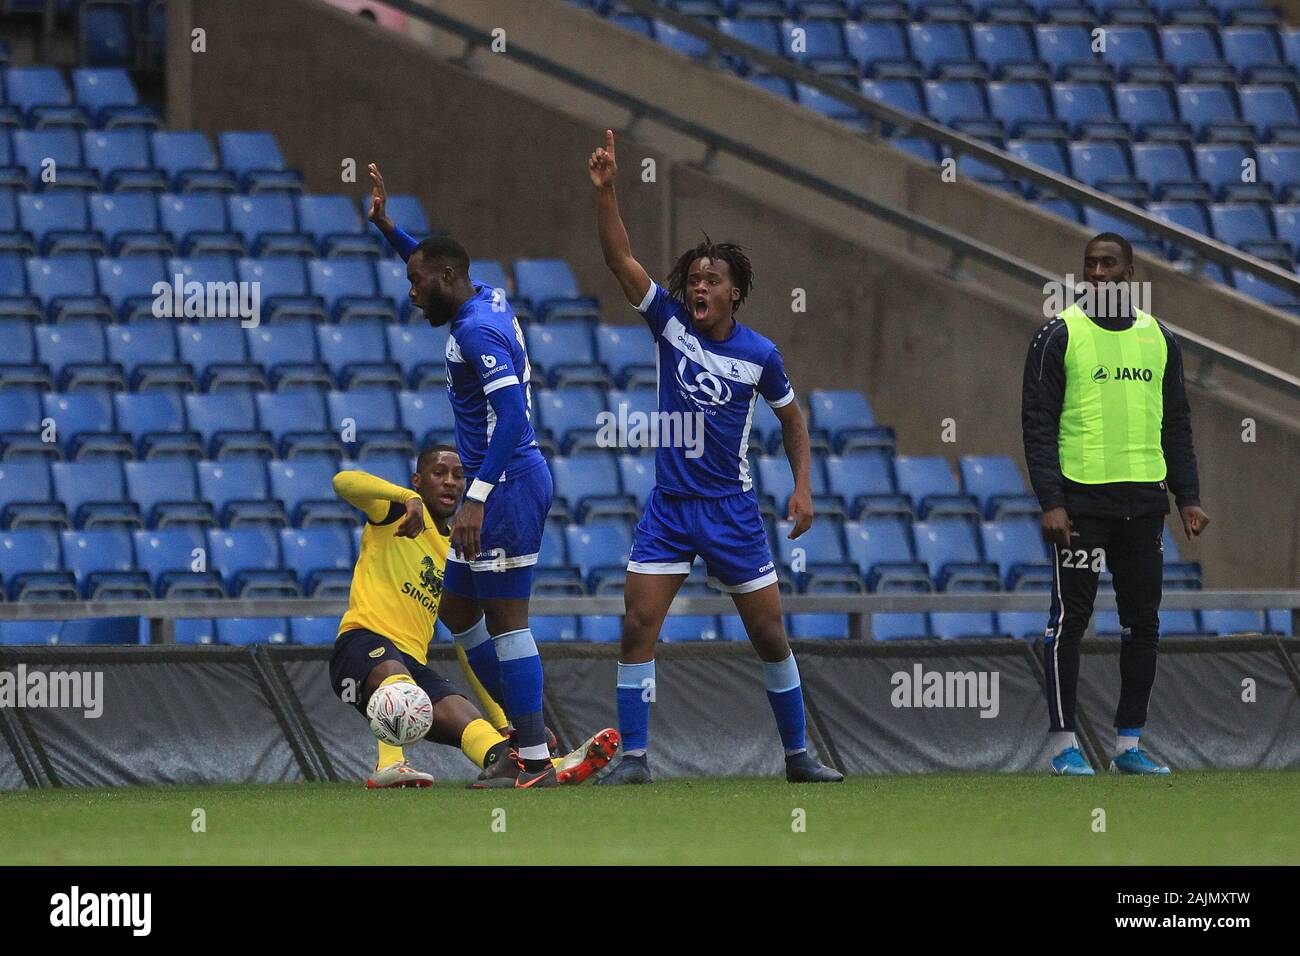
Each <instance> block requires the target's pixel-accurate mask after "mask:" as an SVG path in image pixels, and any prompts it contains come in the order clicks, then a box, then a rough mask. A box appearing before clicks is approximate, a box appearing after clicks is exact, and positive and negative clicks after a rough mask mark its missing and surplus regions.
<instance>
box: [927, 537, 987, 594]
mask: <svg viewBox="0 0 1300 956" xmlns="http://www.w3.org/2000/svg"><path fill="white" fill-rule="evenodd" d="M912 535H913V537H914V538H915V540H916V557H917V560H918V561H921V562H923V563H924V564H925V565H927V566H928V567H929V569H930V577H931V579H932V580H933V581H934V583H935V585H936V586H937V587H939V588H941V589H943V590H947V589H948V587H949V586H950V585H951V583H952V578H953V576H954V575H956V574H960V573H961V572H962V571H963V570H964V569H962V568H956V567H953V566H954V565H978V564H980V563H981V561H982V558H981V556H980V549H979V543H978V542H977V541H976V539H975V533H974V531H973V530H972V529H971V526H970V524H969V523H968V522H966V521H954V520H940V521H918V522H916V523H915V524H914V525H913V526H912Z"/></svg>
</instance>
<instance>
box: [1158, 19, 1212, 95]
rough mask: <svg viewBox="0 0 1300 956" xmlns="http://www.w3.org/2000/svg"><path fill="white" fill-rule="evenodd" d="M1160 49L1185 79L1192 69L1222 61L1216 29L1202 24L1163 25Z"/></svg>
mask: <svg viewBox="0 0 1300 956" xmlns="http://www.w3.org/2000/svg"><path fill="white" fill-rule="evenodd" d="M1160 50H1161V53H1162V54H1163V58H1164V60H1165V62H1166V63H1168V64H1169V65H1170V66H1171V67H1173V68H1174V69H1175V70H1176V71H1177V72H1178V78H1179V79H1181V80H1184V81H1185V80H1186V79H1187V77H1188V75H1189V71H1190V70H1192V69H1195V68H1196V67H1203V66H1212V65H1218V64H1220V63H1221V62H1222V60H1221V58H1220V55H1219V48H1218V44H1217V43H1216V42H1215V33H1214V31H1213V30H1211V29H1208V28H1207V27H1205V26H1201V25H1195V24H1169V25H1168V26H1163V27H1161V28H1160Z"/></svg>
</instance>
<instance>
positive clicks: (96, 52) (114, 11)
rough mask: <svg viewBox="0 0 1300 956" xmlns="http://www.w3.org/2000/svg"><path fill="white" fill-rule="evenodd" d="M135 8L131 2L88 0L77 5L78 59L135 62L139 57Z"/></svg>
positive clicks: (114, 63)
mask: <svg viewBox="0 0 1300 956" xmlns="http://www.w3.org/2000/svg"><path fill="white" fill-rule="evenodd" d="M134 23H135V11H134V10H133V9H132V8H131V6H130V5H129V4H117V3H111V4H106V3H85V4H82V5H79V6H78V7H77V46H78V49H79V50H80V53H79V55H78V59H79V60H80V62H82V63H87V64H90V65H91V66H117V67H123V66H131V65H132V61H133V60H134V57H135V33H134Z"/></svg>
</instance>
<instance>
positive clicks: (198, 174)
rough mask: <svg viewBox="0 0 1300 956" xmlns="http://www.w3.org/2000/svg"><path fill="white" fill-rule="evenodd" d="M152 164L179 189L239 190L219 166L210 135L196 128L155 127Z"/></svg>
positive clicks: (150, 136) (150, 141) (151, 136)
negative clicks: (158, 128) (161, 128)
mask: <svg viewBox="0 0 1300 956" xmlns="http://www.w3.org/2000/svg"><path fill="white" fill-rule="evenodd" d="M149 147H150V150H151V152H152V153H153V163H154V166H155V167H157V168H158V169H161V170H162V171H163V173H164V174H165V175H166V176H167V179H168V181H169V182H170V183H171V185H172V187H173V188H174V189H175V190H176V191H177V192H186V191H188V190H189V189H190V188H193V187H196V186H197V187H201V188H203V189H223V188H224V189H226V190H229V191H232V192H233V191H235V190H237V189H238V188H239V187H238V184H237V183H236V182H235V180H234V177H232V176H231V175H230V174H229V173H227V172H226V171H224V170H222V169H220V168H219V167H218V166H217V156H216V153H214V152H213V151H212V144H211V143H209V142H208V138H207V136H205V135H204V134H203V133H200V132H198V131H195V130H184V131H182V130H156V131H154V132H152V133H150V134H149Z"/></svg>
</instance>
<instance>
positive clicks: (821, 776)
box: [587, 130, 844, 784]
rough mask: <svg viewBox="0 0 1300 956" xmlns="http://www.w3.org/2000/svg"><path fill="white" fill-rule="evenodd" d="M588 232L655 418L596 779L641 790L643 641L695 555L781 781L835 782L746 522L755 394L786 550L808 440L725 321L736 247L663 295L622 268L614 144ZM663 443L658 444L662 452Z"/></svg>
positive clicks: (739, 270)
mask: <svg viewBox="0 0 1300 956" xmlns="http://www.w3.org/2000/svg"><path fill="white" fill-rule="evenodd" d="M587 170H588V172H589V174H590V176H591V182H592V185H594V186H595V187H596V210H597V212H596V220H597V226H598V230H599V233H600V247H601V251H602V252H603V253H604V256H605V264H606V265H607V266H609V269H610V271H611V272H613V273H614V276H615V277H616V278H617V279H618V281H619V285H620V286H622V288H623V294H624V295H626V296H627V300H628V301H629V302H630V303H632V305H634V306H636V308H637V310H638V311H639V312H640V313H641V314H642V315H643V316H644V317H645V320H646V323H647V324H648V325H649V326H650V332H651V334H652V335H653V337H654V340H655V347H656V348H657V349H658V368H659V413H658V415H656V416H655V418H656V423H657V424H658V426H659V430H660V431H661V432H663V435H662V436H656V439H657V440H655V441H654V442H653V444H654V445H655V446H656V448H657V451H656V453H655V487H654V490H653V491H652V492H651V494H650V498H649V501H648V502H647V504H646V508H645V512H644V514H642V516H641V520H640V521H639V522H638V523H637V526H636V535H635V538H634V541H633V544H632V553H631V560H630V561H629V562H628V566H627V570H628V575H627V586H626V589H625V591H624V601H625V613H624V617H623V633H622V637H621V640H620V643H619V656H618V660H619V663H618V687H617V690H616V697H617V701H618V723H619V733H620V734H621V735H622V738H623V759H622V760H621V761H620V762H619V763H618V764H617V765H616V766H615V767H613V768H612V769H611V770H610V772H609V774H608V775H607V776H606V777H605V778H604V779H603V780H602V781H600V782H601V783H607V784H631V783H649V782H650V781H651V774H650V765H649V761H648V759H647V756H646V754H647V743H648V737H649V726H650V704H651V702H652V701H653V700H654V698H655V662H654V650H655V642H656V641H658V639H659V631H660V628H661V627H662V626H663V622H664V617H665V616H666V615H667V613H668V606H669V605H670V604H671V603H672V600H673V598H674V597H675V596H676V594H677V591H678V589H679V588H680V587H681V585H682V582H683V581H685V580H686V576H687V574H689V573H690V570H691V562H692V561H694V560H695V557H696V556H697V555H698V556H699V557H700V558H701V559H703V561H704V564H705V567H706V569H707V571H708V573H709V577H710V579H711V580H712V582H713V583H714V586H716V587H719V588H721V589H722V590H723V591H726V592H728V593H729V594H730V595H731V597H732V600H733V601H734V602H735V604H736V611H737V612H738V613H739V614H740V619H741V621H742V622H743V623H744V625H745V632H746V633H747V634H748V635H749V639H750V641H751V642H752V643H753V645H754V649H755V650H756V651H757V652H758V656H759V657H760V658H761V659H762V662H763V675H764V682H765V683H766V685H767V696H768V700H769V701H770V702H771V704H772V712H773V714H775V716H776V724H777V729H778V730H779V731H780V735H781V742H782V744H783V745H784V747H785V773H786V779H787V780H789V781H791V782H792V783H822V782H834V781H839V780H842V779H844V778H843V776H842V775H841V774H840V773H839V772H838V771H835V770H832V769H831V768H829V767H823V766H822V765H821V764H820V763H818V762H817V761H816V760H815V759H814V758H813V756H812V755H811V754H810V753H808V748H807V746H806V742H805V739H804V729H805V722H804V703H803V690H802V687H801V685H800V682H799V668H798V666H797V665H796V664H795V660H794V654H793V653H792V652H791V650H790V642H789V641H788V640H787V639H786V634H785V626H784V625H783V623H782V616H781V598H780V594H779V592H778V590H777V577H776V565H775V564H774V563H773V561H772V552H771V548H770V546H769V544H768V540H767V530H766V528H765V527H764V525H763V519H762V516H761V515H760V514H759V509H758V499H757V497H756V495H755V493H754V481H753V479H752V478H751V477H750V474H749V460H748V458H747V455H746V451H747V447H748V444H749V428H750V424H751V423H752V422H753V420H754V404H755V402H756V401H757V400H758V398H759V397H760V396H761V397H762V398H763V400H764V401H766V402H767V403H768V404H769V405H771V406H772V408H773V410H774V411H775V413H776V417H777V419H778V420H779V421H780V423H781V437H782V440H783V442H784V444H785V453H786V456H787V457H788V458H789V460H790V469H791V471H793V472H794V480H795V489H794V494H793V495H791V496H790V501H789V504H788V510H787V516H788V520H790V521H791V522H793V524H794V527H793V528H792V529H791V531H790V537H791V538H797V537H799V536H800V535H801V534H803V533H804V532H805V531H807V530H808V528H809V527H811V526H812V520H813V510H812V486H811V482H810V480H809V461H810V456H809V450H808V428H807V426H806V425H805V424H804V420H803V413H802V412H801V411H800V409H799V404H798V403H797V402H796V401H795V400H794V390H793V389H792V388H791V387H790V382H789V379H787V378H786V374H785V367H784V364H783V362H782V360H781V353H780V351H778V350H777V348H776V346H775V345H773V344H772V343H771V342H770V341H769V340H768V339H766V338H764V337H763V336H762V335H759V334H758V333H757V332H755V331H754V330H753V329H751V328H747V327H746V326H743V325H741V324H740V323H739V322H737V321H736V315H735V314H736V311H737V309H739V308H740V305H741V303H743V302H744V301H745V298H746V297H747V296H748V295H749V290H750V288H751V287H752V286H753V270H752V268H751V267H750V263H749V259H748V257H746V255H745V253H744V252H743V251H742V250H741V248H740V247H739V246H736V245H733V244H731V243H722V242H718V243H715V242H713V241H711V240H710V239H709V238H708V236H705V237H704V241H703V242H702V243H701V244H700V245H698V246H696V247H695V248H694V249H690V250H688V251H687V252H685V253H683V254H682V256H681V257H680V258H679V259H678V260H677V263H676V265H675V266H673V269H672V272H671V273H670V274H669V276H668V287H667V288H666V289H665V288H663V287H661V286H660V285H659V284H658V283H656V282H654V281H652V280H651V278H650V276H649V275H648V274H647V273H646V271H645V269H644V268H642V267H641V264H640V263H639V262H637V261H636V259H634V258H632V248H631V244H630V243H629V241H628V237H627V230H626V229H625V228H624V226H623V220H622V218H621V217H620V216H619V212H618V200H617V199H616V197H615V195H614V179H615V177H616V175H617V172H618V166H617V164H616V162H615V157H614V134H613V132H612V131H610V130H606V131H605V145H604V147H602V148H600V149H597V150H596V151H595V152H594V153H592V154H591V157H590V159H588V161H587ZM664 439H667V440H664Z"/></svg>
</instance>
